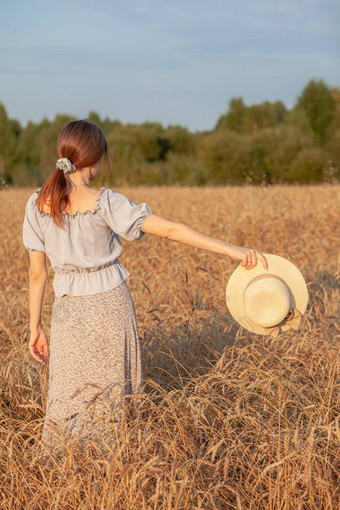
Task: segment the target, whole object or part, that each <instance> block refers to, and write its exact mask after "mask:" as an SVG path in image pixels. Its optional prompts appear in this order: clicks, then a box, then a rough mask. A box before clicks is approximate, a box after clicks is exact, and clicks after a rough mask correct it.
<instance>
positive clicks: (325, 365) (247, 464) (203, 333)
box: [0, 185, 340, 510]
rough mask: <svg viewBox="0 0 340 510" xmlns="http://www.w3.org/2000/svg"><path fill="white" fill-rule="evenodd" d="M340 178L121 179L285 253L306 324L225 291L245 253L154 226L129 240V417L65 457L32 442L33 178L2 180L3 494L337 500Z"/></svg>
mask: <svg viewBox="0 0 340 510" xmlns="http://www.w3.org/2000/svg"><path fill="white" fill-rule="evenodd" d="M339 190H340V187H339V185H335V186H330V185H324V186H311V187H307V186H301V187H288V186H281V187H271V188H263V189H262V188H250V187H247V188H228V187H225V188H215V189H213V188H210V189H209V188H205V189H199V188H194V189H191V188H147V187H143V188H137V189H127V188H120V189H119V190H118V191H120V192H122V193H124V194H126V195H127V196H128V197H129V198H130V199H131V200H133V201H135V202H136V203H139V202H141V201H146V202H147V203H148V204H149V205H150V207H151V208H152V209H153V211H154V213H155V214H158V215H160V216H164V217H166V218H169V219H173V220H175V221H182V222H184V223H187V224H188V225H190V226H192V227H193V228H195V229H197V230H200V231H202V232H204V233H207V234H209V235H211V236H214V237H217V238H219V239H224V240H229V241H230V242H232V243H234V244H238V245H243V246H253V247H255V248H257V249H259V250H260V251H262V252H263V253H275V254H277V255H281V256H284V257H286V258H289V259H291V260H292V261H293V262H294V263H295V264H296V265H297V266H298V267H299V268H300V270H301V271H302V273H303V275H304V276H305V278H306V281H307V283H308V288H309V292H310V303H309V305H308V309H307V311H306V314H305V316H304V320H303V327H302V329H301V330H300V331H299V332H295V331H293V330H291V331H289V332H287V333H285V334H283V335H281V336H280V337H279V338H278V339H270V338H269V337H264V336H260V335H255V334H252V333H249V332H247V331H245V330H243V329H241V328H239V327H238V326H237V324H236V323H235V321H234V320H233V319H232V318H231V316H230V315H229V314H228V310H227V308H226V304H225V287H226V284H227V281H228V278H229V277H230V275H231V273H232V271H233V269H234V268H235V267H236V265H237V263H235V262H234V261H232V260H231V259H228V258H226V257H223V256H221V255H217V254H216V255H215V254H213V253H211V252H207V251H203V250H198V249H196V248H191V247H188V246H185V245H180V244H177V243H174V242H171V241H165V240H164V239H160V238H157V237H154V236H145V237H144V238H143V239H141V240H140V241H136V242H133V243H129V242H127V241H125V240H122V242H123V245H124V252H123V256H122V257H121V262H122V263H123V265H125V267H127V268H128V269H129V271H130V272H131V276H130V277H129V279H128V285H129V288H130V290H131V293H132V296H133V298H134V302H135V307H136V313H137V318H138V323H139V333H140V338H141V342H142V349H143V367H144V381H145V392H144V394H143V395H144V396H143V400H142V403H141V406H140V411H139V412H138V413H137V416H136V418H135V419H134V420H132V421H128V420H126V421H123V426H122V429H121V431H120V436H119V440H118V442H117V447H116V450H115V451H114V452H111V455H109V453H110V452H108V454H107V455H106V456H105V455H102V456H101V455H99V454H96V451H95V450H94V448H93V449H92V450H89V451H88V452H87V453H86V455H85V454H83V455H80V454H78V453H77V452H72V451H71V450H70V452H69V455H68V457H66V459H65V460H64V461H63V462H57V463H55V464H53V463H52V462H51V464H41V463H39V461H38V460H37V459H35V458H34V454H33V453H32V451H33V449H32V448H31V447H32V445H33V443H34V442H36V441H37V440H38V438H39V435H40V432H41V428H42V423H43V417H44V406H45V403H46V392H47V373H48V365H47V366H45V367H44V366H43V365H40V364H39V363H37V362H36V361H34V360H33V358H31V357H30V355H29V352H28V349H27V340H28V335H29V327H28V321H29V315H28V279H27V269H28V254H27V252H26V250H25V249H24V247H23V245H22V240H21V227H22V220H23V214H24V208H25V203H26V200H27V198H28V196H29V194H30V193H31V192H32V191H34V190H25V189H6V190H3V191H1V192H0V198H1V202H0V207H1V220H2V221H1V226H0V229H1V245H0V260H1V265H0V276H1V279H0V285H1V316H0V340H1V342H0V345H1V371H0V377H1V429H0V430H1V455H0V466H1V475H0V476H1V479H0V485H1V487H2V489H0V491H1V496H0V506H1V508H6V509H11V510H12V509H32V510H33V509H44V510H45V509H63V510H64V509H79V510H85V509H87V510H90V509H96V510H97V509H98V510H99V509H124V510H130V509H150V510H151V509H155V510H172V509H200V508H201V509H209V510H210V509H238V510H240V509H256V510H260V509H273V510H279V509H286V510H287V509H292V508H294V509H296V510H298V509H308V510H309V509H315V510H320V509H321V510H322V509H329V510H331V509H332V510H333V509H336V508H338V505H339V485H338V484H339V478H338V475H339V472H340V459H339V439H340V422H339V371H338V370H339V337H340V331H339V330H340V327H339V246H340V243H339V217H340V204H339V199H340V195H339ZM49 272H50V279H49V282H48V285H47V288H46V294H45V301H44V306H43V323H44V326H45V331H46V333H47V334H48V335H49V321H50V314H51V307H52V303H53V299H54V294H53V289H52V276H53V270H52V269H51V267H49Z"/></svg>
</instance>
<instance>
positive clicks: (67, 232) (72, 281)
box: [22, 187, 152, 297]
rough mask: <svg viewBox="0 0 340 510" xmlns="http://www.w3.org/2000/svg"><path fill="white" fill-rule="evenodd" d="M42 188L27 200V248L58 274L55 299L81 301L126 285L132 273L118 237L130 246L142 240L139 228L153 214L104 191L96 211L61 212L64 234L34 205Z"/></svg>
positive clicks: (25, 236)
mask: <svg viewBox="0 0 340 510" xmlns="http://www.w3.org/2000/svg"><path fill="white" fill-rule="evenodd" d="M40 190H41V187H40V188H38V189H37V190H36V191H35V192H34V193H32V195H31V196H30V197H29V199H28V201H27V204H26V211H25V218H24V222H23V232H22V234H23V244H24V246H25V248H26V249H27V250H28V251H42V252H44V253H46V255H47V256H48V258H49V259H50V262H51V265H52V267H53V269H54V271H55V275H54V279H53V288H54V292H55V295H56V297H61V296H63V295H65V294H67V295H70V296H81V295H86V294H96V293H98V292H104V291H106V290H110V289H112V288H114V287H116V286H117V285H119V284H120V283H122V282H123V281H124V280H125V279H126V278H127V277H128V276H129V275H130V273H129V271H128V270H127V269H125V267H124V266H123V265H122V264H121V263H120V261H119V260H118V258H119V257H120V255H121V254H122V251H123V246H122V243H121V241H120V238H119V236H122V237H123V238H124V239H127V240H128V241H133V240H135V239H141V238H142V237H143V236H144V232H142V231H141V227H142V225H143V223H144V221H145V220H146V218H147V217H148V216H150V214H152V211H151V209H150V207H149V206H148V205H147V204H146V203H145V202H142V203H141V204H139V205H136V204H134V203H133V202H131V201H130V200H128V199H127V198H126V197H125V196H124V195H122V194H121V193H117V192H116V191H114V190H113V189H110V188H108V189H106V188H100V193H99V194H98V196H97V198H96V203H95V209H94V211H90V210H86V211H84V212H79V211H76V212H75V213H74V214H67V213H64V212H62V216H63V217H64V218H65V224H64V226H63V228H60V227H58V225H56V224H55V223H54V221H53V220H52V216H51V215H50V214H49V213H47V212H41V211H39V209H38V206H37V204H36V199H37V197H38V194H39V192H40Z"/></svg>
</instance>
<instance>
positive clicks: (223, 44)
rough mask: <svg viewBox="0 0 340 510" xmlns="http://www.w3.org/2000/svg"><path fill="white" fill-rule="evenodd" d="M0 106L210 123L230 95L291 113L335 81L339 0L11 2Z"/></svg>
mask: <svg viewBox="0 0 340 510" xmlns="http://www.w3.org/2000/svg"><path fill="white" fill-rule="evenodd" d="M0 20H1V22H0V23H1V25H0V26H1V30H0V48H1V50H0V66H1V67H0V68H1V80H0V102H2V103H3V104H4V105H5V107H6V110H7V113H8V115H9V116H10V117H11V118H16V119H18V120H20V122H21V123H22V124H23V125H26V122H27V121H28V120H33V121H40V120H41V119H42V118H43V117H47V118H49V119H53V118H54V116H55V114H56V113H68V114H71V115H75V116H76V117H77V118H85V117H86V116H87V114H88V113H89V111H90V110H95V111H97V112H98V113H99V114H100V116H101V117H109V118H111V119H112V120H113V119H119V120H121V121H122V122H137V123H139V122H144V121H147V120H148V121H159V122H162V123H163V125H164V126H165V127H166V126H167V125H169V124H179V125H182V126H185V127H187V128H189V129H190V130H191V131H197V130H209V129H212V128H213V127H214V126H215V123H216V121H217V120H218V118H219V116H220V115H221V114H222V113H225V112H226V111H227V108H228V103H229V101H230V99H231V98H232V97H235V96H242V97H243V99H244V101H245V103H246V104H253V103H258V102H261V101H265V100H269V101H276V100H282V101H283V102H284V103H285V105H286V106H287V108H291V107H292V106H293V105H294V104H295V102H296V99H297V97H298V96H299V94H300V93H301V91H302V89H303V87H304V86H305V85H306V84H307V82H308V81H309V80H310V79H312V78H314V79H323V80H324V81H325V82H326V83H328V84H329V85H331V86H340V0H295V1H286V0H121V1H115V0H55V1H52V0H50V1H47V0H10V1H8V2H2V5H1V9H0Z"/></svg>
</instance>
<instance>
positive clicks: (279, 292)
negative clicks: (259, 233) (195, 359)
mask: <svg viewBox="0 0 340 510" xmlns="http://www.w3.org/2000/svg"><path fill="white" fill-rule="evenodd" d="M264 256H265V257H266V259H267V262H268V269H265V268H264V267H263V265H262V262H261V261H258V262H257V264H256V266H255V267H253V268H252V269H246V268H245V267H243V266H241V265H239V266H238V267H237V268H236V269H235V271H234V272H233V274H232V275H231V277H230V279H229V281H228V284H227V288H226V302H227V305H228V309H229V311H230V313H231V315H232V316H233V317H234V319H235V320H236V321H237V322H238V323H239V324H240V325H241V326H242V327H243V328H245V329H247V330H249V331H252V332H253V333H258V334H260V335H271V336H273V337H275V338H276V337H277V336H278V335H279V334H280V333H282V332H283V331H286V330H288V329H290V328H292V329H296V330H298V329H299V326H300V322H301V319H302V315H303V313H304V312H305V310H306V308H307V304H308V290H307V285H306V282H305V280H304V278H303V276H302V274H301V272H300V271H299V269H298V268H297V267H296V266H295V265H294V264H292V262H290V261H289V260H287V259H284V258H283V257H279V256H278V255H272V254H266V253H264Z"/></svg>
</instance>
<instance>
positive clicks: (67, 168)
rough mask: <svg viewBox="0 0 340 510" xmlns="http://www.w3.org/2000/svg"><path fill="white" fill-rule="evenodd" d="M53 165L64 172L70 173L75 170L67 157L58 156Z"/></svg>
mask: <svg viewBox="0 0 340 510" xmlns="http://www.w3.org/2000/svg"><path fill="white" fill-rule="evenodd" d="M55 166H56V168H58V169H59V170H63V172H64V174H71V173H73V172H75V171H76V170H77V168H76V167H75V166H74V164H73V163H72V161H71V160H69V159H68V158H59V159H58V160H57V162H56V165H55Z"/></svg>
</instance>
